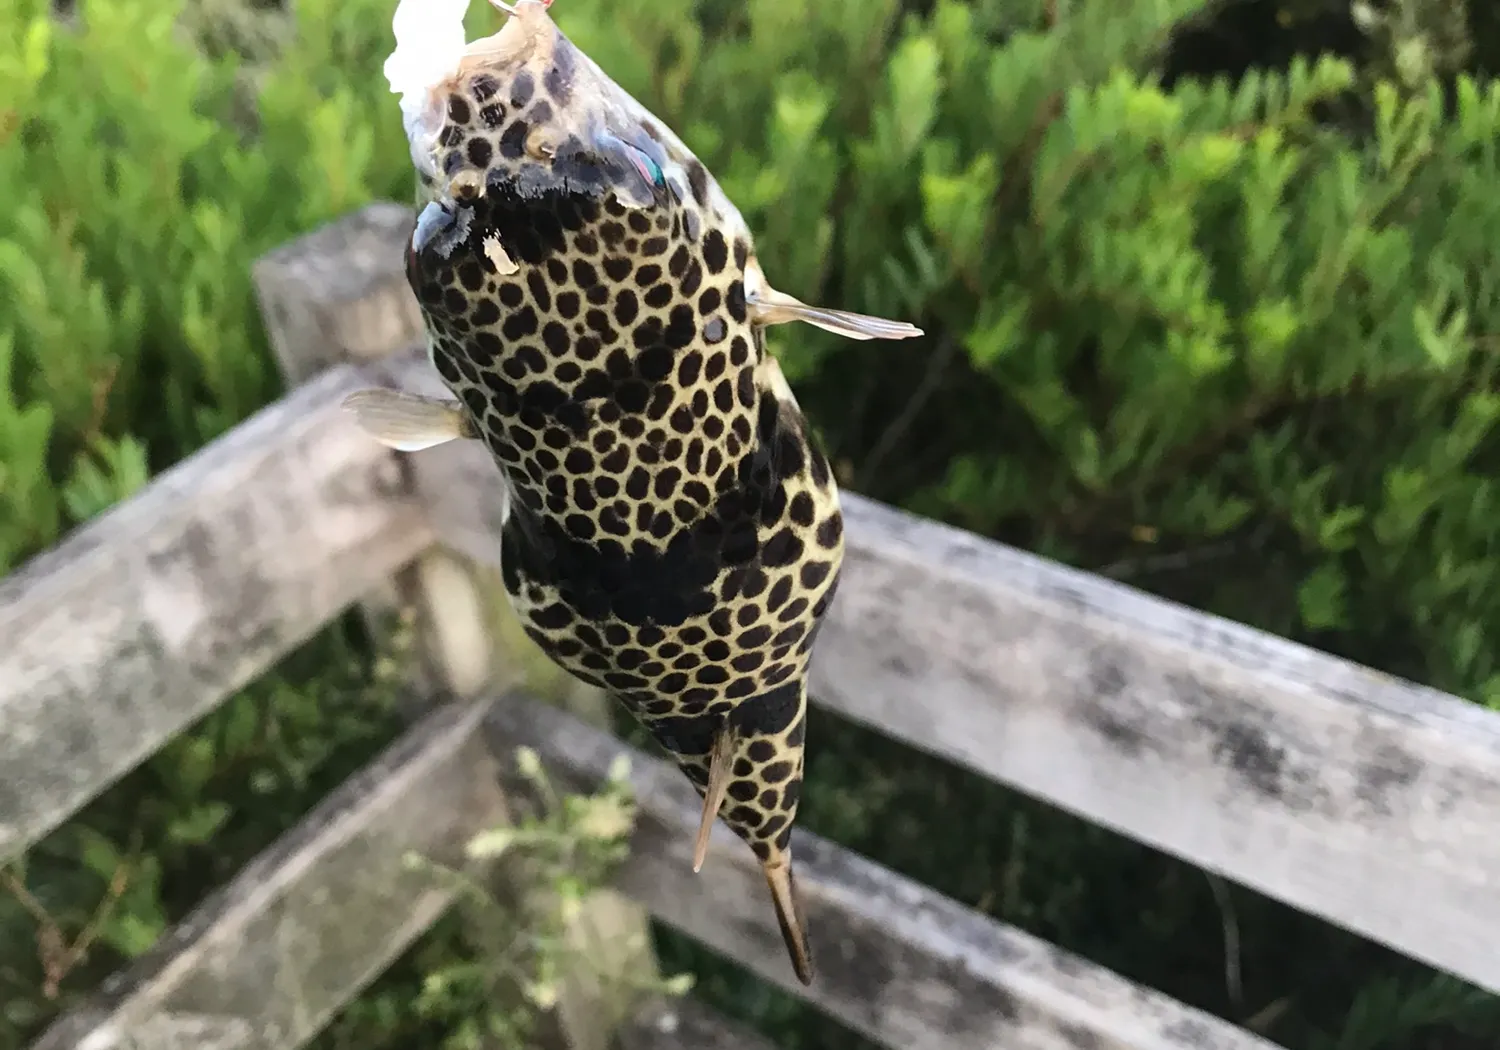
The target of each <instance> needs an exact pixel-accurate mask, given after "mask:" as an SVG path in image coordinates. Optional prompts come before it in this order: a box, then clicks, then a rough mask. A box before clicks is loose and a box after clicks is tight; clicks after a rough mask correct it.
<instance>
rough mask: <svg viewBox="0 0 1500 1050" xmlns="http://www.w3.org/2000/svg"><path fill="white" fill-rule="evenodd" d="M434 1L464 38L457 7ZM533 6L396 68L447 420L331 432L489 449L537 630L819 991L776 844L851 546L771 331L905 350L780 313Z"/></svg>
mask: <svg viewBox="0 0 1500 1050" xmlns="http://www.w3.org/2000/svg"><path fill="white" fill-rule="evenodd" d="M442 2H443V3H446V4H447V5H448V7H449V9H450V11H455V12H456V17H457V18H458V19H461V18H462V12H463V8H464V6H465V2H464V0H442ZM497 6H500V5H498V4H497ZM546 6H547V5H546V4H545V3H542V2H539V0H521V2H520V3H519V4H517V5H516V6H515V7H514V8H508V7H507V8H506V9H507V10H508V11H509V12H510V14H511V17H510V18H509V19H508V20H507V21H506V23H505V25H504V27H503V28H502V29H501V30H500V31H499V32H498V33H496V34H495V35H493V36H491V37H487V38H485V39H482V40H478V41H474V42H472V43H463V42H462V37H461V30H460V35H459V38H458V44H457V45H456V46H455V45H454V44H453V42H452V37H451V34H450V36H449V37H448V43H447V44H445V45H444V46H447V47H448V48H449V49H450V52H449V54H448V55H447V56H446V57H444V58H442V59H441V60H440V61H434V62H431V63H429V64H428V65H427V66H425V67H423V66H422V63H421V62H417V63H415V64H412V63H410V62H408V66H407V67H403V68H405V69H406V71H407V73H409V74H410V75H411V76H412V77H415V78H417V83H416V86H415V87H413V88H412V89H411V90H410V91H409V92H407V93H406V94H405V97H404V98H403V112H404V114H405V121H406V128H407V133H408V137H409V139H410V140H411V144H412V157H413V161H414V163H415V165H416V169H417V174H418V183H419V193H418V196H419V206H420V213H419V215H418V219H417V223H416V228H415V230H414V232H413V234H412V238H411V241H410V243H409V245H408V246H407V248H406V260H405V266H406V275H407V279H408V281H409V282H410V285H411V288H412V290H413V292H415V294H416V296H417V299H418V301H419V302H420V305H421V311H422V316H423V319H424V322H425V325H426V330H427V335H428V346H429V350H430V354H431V359H432V363H433V365H434V367H435V368H436V369H437V372H438V373H439V375H441V377H442V379H443V382H444V384H445V385H446V386H447V388H448V389H449V390H450V391H451V392H452V394H453V395H454V396H455V397H456V398H457V400H456V401H444V400H439V399H431V398H425V397H418V396H416V395H412V394H406V393H400V392H396V391H389V390H369V391H361V392H359V393H357V394H355V395H352V396H351V398H350V399H349V401H348V407H349V408H350V409H351V410H352V411H353V412H354V413H355V415H356V418H357V419H358V421H359V422H360V424H361V425H362V426H364V427H365V429H366V430H368V431H369V432H370V433H372V434H373V435H375V436H376V437H377V438H379V439H380V440H381V441H383V442H385V443H386V444H387V445H390V446H392V447H394V448H399V449H407V450H414V449H419V448H427V447H430V446H432V445H436V444H440V443H442V442H445V441H449V440H456V439H468V440H477V441H481V442H483V443H484V445H485V446H486V447H487V448H488V450H489V451H490V453H491V455H492V456H493V458H494V460H495V462H496V464H497V465H498V466H499V469H500V471H501V474H502V475H503V477H504V479H505V484H506V488H507V492H508V494H509V497H510V498H509V503H510V510H509V514H508V517H507V519H506V522H505V524H504V526H503V528H502V535H501V560H502V575H503V578H504V581H505V588H506V591H507V593H508V594H509V597H510V600H511V602H512V604H513V606H514V608H515V611H516V613H517V615H518V616H519V618H520V620H521V622H522V624H523V625H524V628H525V630H526V633H527V634H528V635H529V636H530V637H531V639H532V640H533V641H534V642H536V644H537V645H538V646H540V647H541V649H542V651H543V652H545V653H546V654H547V656H548V657H549V658H550V659H552V660H553V661H555V662H556V663H557V664H559V665H560V666H561V667H563V668H565V669H566V670H567V671H568V672H570V673H571V674H573V675H575V676H576V677H578V678H579V679H582V680H583V681H585V682H588V683H591V684H593V685H596V686H599V687H601V688H602V689H604V690H606V691H607V692H608V693H609V694H610V695H612V696H614V697H615V698H616V699H617V700H618V701H619V702H620V703H622V704H623V705H624V706H625V707H626V708H627V709H628V710H629V711H630V713H631V714H632V715H633V716H634V717H635V718H637V719H638V720H640V722H641V723H642V724H643V725H644V726H645V727H646V728H647V729H648V730H649V731H650V733H651V735H652V736H653V738H654V739H655V740H656V741H658V742H659V743H660V744H661V745H662V746H663V747H664V748H665V749H666V750H667V751H668V752H670V753H671V754H672V755H673V757H674V758H675V759H676V761H677V763H678V765H679V766H680V768H681V769H682V771H683V772H684V773H685V774H686V776H687V777H688V779H689V780H690V781H691V782H692V783H693V785H694V787H695V788H696V789H697V790H698V792H699V794H700V795H701V796H702V797H703V800H704V806H703V814H702V820H701V824H700V828H699V833H698V836H697V840H696V842H695V847H694V861H693V867H694V870H695V871H696V870H698V869H699V868H700V867H701V866H702V863H703V860H704V855H705V852H706V850H707V844H708V838H709V832H710V830H711V828H712V825H713V822H714V819H715V818H716V817H722V819H723V820H724V822H725V823H727V824H728V825H729V827H730V828H731V829H733V830H734V832H735V833H736V834H737V835H738V836H739V837H740V838H741V839H743V840H744V841H745V842H746V843H748V844H749V846H750V848H751V849H752V850H753V851H754V852H755V855H756V857H757V858H758V859H759V861H760V864H761V866H762V868H763V870H764V872H765V877H766V880H767V883H768V884H769V886H770V890H771V897H772V900H773V903H774V905H775V908H776V915H777V918H778V921H779V923H780V926H781V931H782V935H783V937H784V939H785V941H786V945H787V949H788V952H789V954H790V957H791V961H792V964H793V967H794V969H795V971H796V973H797V976H798V978H799V979H800V980H801V981H802V982H803V983H810V982H811V980H812V975H813V969H812V954H811V950H810V948H809V946H808V940H807V935H806V931H805V928H804V922H803V919H802V914H801V910H800V904H799V898H798V895H797V891H796V886H795V882H794V879H793V874H792V850H791V831H792V824H793V822H794V820H795V818H796V814H797V804H798V798H799V795H800V792H801V785H802V771H803V749H804V738H805V732H806V714H807V667H808V658H809V654H810V653H811V651H812V648H813V642H814V639H815V638H816V636H817V633H818V629H819V626H820V625H821V623H822V621H823V617H824V614H825V613H826V612H827V610H828V606H829V603H830V602H831V601H832V599H833V596H834V592H835V589H836V588H837V586H838V579H839V573H840V569H841V565H842V560H843V554H844V526H843V518H842V515H841V513H840V510H839V499H838V490H837V487H836V485H835V483H834V480H833V477H832V474H831V472H830V470H829V464H828V460H827V458H826V457H825V456H824V454H823V452H822V450H821V449H820V448H819V447H818V445H817V443H816V442H815V441H814V440H813V438H812V436H811V435H810V433H809V430H808V426H807V423H806V421H805V419H804V418H803V415H802V412H801V410H800V409H799V408H798V405H797V400H796V398H795V397H794V396H793V394H792V391H791V389H790V387H789V386H788V385H787V382H786V380H785V379H784V378H783V376H782V373H781V370H780V368H779V367H778V365H777V363H776V360H775V358H773V357H772V356H771V355H770V354H769V353H767V351H766V345H765V330H766V328H767V327H768V326H770V325H774V324H783V323H788V322H794V321H801V322H805V323H808V324H812V325H816V326H818V327H821V328H824V329H826V330H828V331H832V332H837V333H838V334H840V335H843V336H847V337H850V338H854V339H900V338H907V337H910V336H915V335H920V334H921V332H920V331H919V330H918V329H916V328H913V327H912V326H910V325H907V324H903V323H899V322H894V321H887V320H884V319H881V318H875V317H868V316H865V315H861V314H854V313H849V312H846V311H841V310H833V309H824V308H819V307H813V306H808V305H807V304H805V303H803V302H801V301H799V300H797V299H795V298H793V297H792V296H790V295H787V294H785V293H782V292H779V291H777V290H775V289H774V288H772V287H771V286H770V284H769V283H768V282H767V281H766V278H765V275H764V273H763V272H762V270H761V266H760V263H759V261H758V260H757V258H756V253H755V244H754V240H753V238H752V237H751V234H750V230H749V228H748V226H747V225H746V223H745V220H744V218H743V217H742V216H741V214H740V212H739V210H738V209H737V208H736V207H735V206H734V204H733V203H732V202H731V201H730V200H729V199H728V198H727V197H726V196H725V194H724V192H723V190H722V189H721V188H720V186H719V184H718V182H717V181H716V180H715V179H714V177H713V176H712V175H711V174H710V173H709V172H708V170H707V169H706V168H705V167H704V165H703V164H702V163H701V162H700V161H699V160H698V158H697V157H695V156H694V155H693V153H692V151H691V150H689V149H688V148H687V146H685V145H684V144H683V142H682V141H681V140H680V139H679V138H678V137H677V135H675V134H674V133H673V132H672V131H671V129H669V128H668V127H667V126H666V125H665V124H663V123H662V122H661V121H660V120H659V119H657V118H656V117H655V116H653V115H652V114H651V113H650V112H649V111H647V110H646V109H645V108H644V107H643V106H642V105H641V104H640V103H638V102H637V101H636V100H635V99H633V98H632V97H631V96H630V95H628V94H627V93H626V92H625V91H624V90H623V89H621V88H620V87H619V86H618V85H616V84H615V83H614V82H613V81H612V80H610V79H609V77H608V76H607V75H606V74H605V73H604V72H603V71H602V70H601V69H600V68H599V67H598V66H597V65H596V64H595V63H594V62H593V61H592V60H591V59H590V58H589V57H588V56H587V55H585V54H583V53H582V52H581V51H580V50H579V49H578V48H577V47H575V46H574V45H573V44H572V43H571V42H570V41H569V40H568V39H567V38H566V37H565V36H564V35H563V34H562V33H561V32H560V31H559V30H558V28H557V26H556V24H555V23H554V22H553V21H552V18H551V17H550V15H549V14H548V13H547V10H546ZM424 10H426V11H428V12H432V8H430V7H429V8H426V9H424ZM400 17H401V16H400V12H399V11H398V19H397V22H398V24H397V29H398V39H399V37H400V30H401V24H400ZM434 21H441V19H440V17H438V15H437V13H435V12H434V13H432V14H430V15H429V16H428V22H426V23H423V24H425V25H427V26H428V27H429V29H428V30H427V31H432V30H431V25H432V24H433V22H434ZM399 53H400V48H399V47H398V54H399ZM400 66H401V63H400V62H397V61H396V56H393V59H392V63H391V64H388V66H387V74H388V76H390V77H391V79H392V85H393V88H396V89H397V90H401V88H400V87H399V86H398V84H397V78H396V77H395V76H394V75H392V70H393V68H396V67H400ZM398 71H399V70H398ZM423 78H425V79H423Z"/></svg>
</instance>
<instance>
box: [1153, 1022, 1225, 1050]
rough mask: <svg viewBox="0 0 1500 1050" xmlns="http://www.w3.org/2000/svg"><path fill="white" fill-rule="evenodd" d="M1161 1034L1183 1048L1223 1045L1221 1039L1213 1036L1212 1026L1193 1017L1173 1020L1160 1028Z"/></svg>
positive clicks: (1202, 1049) (1199, 1049) (1207, 1049)
mask: <svg viewBox="0 0 1500 1050" xmlns="http://www.w3.org/2000/svg"><path fill="white" fill-rule="evenodd" d="M1161 1034H1162V1035H1163V1036H1164V1037H1165V1038H1166V1040H1167V1041H1168V1042H1171V1043H1175V1044H1177V1045H1179V1046H1182V1047H1184V1048H1185V1050H1186V1048H1191V1050H1211V1048H1213V1047H1215V1046H1222V1045H1223V1043H1222V1041H1221V1040H1219V1039H1216V1038H1215V1033H1214V1030H1213V1029H1212V1028H1210V1027H1209V1026H1208V1025H1206V1024H1204V1023H1203V1022H1202V1021H1200V1020H1198V1019H1197V1018H1194V1017H1189V1018H1185V1019H1182V1020H1177V1021H1173V1022H1172V1023H1171V1024H1169V1025H1167V1026H1166V1027H1165V1028H1163V1029H1162V1032H1161Z"/></svg>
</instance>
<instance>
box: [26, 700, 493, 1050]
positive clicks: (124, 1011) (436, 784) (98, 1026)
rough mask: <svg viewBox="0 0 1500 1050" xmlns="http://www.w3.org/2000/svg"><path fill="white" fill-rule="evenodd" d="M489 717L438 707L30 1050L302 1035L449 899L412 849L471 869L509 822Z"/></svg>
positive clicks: (278, 1049) (267, 1042)
mask: <svg viewBox="0 0 1500 1050" xmlns="http://www.w3.org/2000/svg"><path fill="white" fill-rule="evenodd" d="M483 717H484V708H483V707H481V706H478V705H474V704H454V705H451V706H449V707H447V708H445V709H442V710H440V711H437V712H435V713H434V714H432V715H430V716H428V717H427V718H426V719H424V720H423V721H422V722H421V723H420V724H418V725H417V726H416V727H415V728H413V729H412V730H410V731H409V732H408V733H407V734H406V735H405V736H403V737H402V738H401V739H400V740H399V741H397V742H396V743H395V744H394V745H392V746H391V747H390V748H389V749H388V750H387V751H386V752H385V753H384V754H383V755H382V756H381V757H379V758H378V759H376V760H375V761H374V762H373V763H372V764H371V765H370V766H368V767H366V768H365V769H364V770H362V771H361V772H360V773H358V774H356V775H355V776H354V777H351V778H350V779H349V780H348V781H346V782H345V783H344V784H343V785H342V786H341V787H340V788H338V789H337V790H336V791H335V792H334V793H333V794H332V795H330V796H329V797H328V798H327V799H326V800H325V801H324V802H323V803H322V804H321V805H319V806H318V808H317V809H316V810H315V811H314V812H313V813H311V814H309V815H308V817H307V818H306V819H304V820H303V821H302V822H301V823H300V824H299V825H298V826H297V827H296V828H295V829H294V830H293V831H291V832H289V833H288V834H286V835H285V836H283V837H282V838H281V839H279V840H278V841H277V842H276V843H275V845H273V846H272V847H271V848H270V849H268V850H267V851H266V852H265V853H263V854H262V855H261V856H260V857H258V858H257V859H256V860H255V861H253V862H252V863H251V864H250V865H248V866H247V867H246V868H245V869H244V870H243V871H242V872H241V873H240V874H239V876H238V877H237V878H235V880H234V881H233V882H232V883H231V884H230V885H229V886H227V887H226V888H225V889H223V890H222V891H220V892H219V893H218V894H216V895H215V896H214V897H212V898H211V899H210V900H209V901H207V902H206V903H204V904H203V905H202V906H201V907H199V908H198V910H197V911H196V912H194V914H193V915H192V916H190V917H189V918H188V919H187V920H186V921H185V922H183V923H182V924H181V925H180V926H179V927H177V928H176V929H175V930H173V931H172V932H171V933H169V934H168V935H167V936H166V937H164V938H163V939H162V940H161V941H160V942H159V943H158V944H157V946H156V947H155V948H154V949H153V950H152V951H151V952H150V953H149V954H147V955H146V956H143V957H142V958H141V959H139V960H137V961H136V964H135V965H134V966H133V967H131V968H130V969H129V970H127V971H125V972H124V973H123V974H121V975H118V976H117V977H115V978H113V979H111V980H110V981H109V982H107V983H106V985H105V986H104V988H103V989H102V991H101V992H100V993H99V995H98V996H97V998H96V999H95V1000H94V1001H92V1002H90V1003H88V1004H87V1005H86V1006H85V1007H83V1008H82V1009H80V1010H79V1011H77V1012H75V1013H73V1014H70V1015H69V1016H68V1017H66V1018H64V1019H62V1020H61V1021H59V1022H57V1023H56V1024H55V1025H53V1026H52V1027H51V1028H50V1029H48V1030H47V1031H46V1032H45V1033H43V1035H42V1037H41V1039H40V1040H39V1041H38V1042H37V1043H35V1044H34V1046H33V1048H32V1050H129V1048H135V1047H139V1048H140V1050H148V1048H149V1050H164V1048H166V1047H170V1046H172V1045H174V1044H175V1045H180V1046H182V1047H183V1048H184V1050H187V1048H188V1047H194V1048H195V1050H295V1048H297V1047H300V1046H302V1045H303V1044H305V1043H306V1042H307V1041H308V1040H310V1039H311V1038H312V1037H313V1036H314V1035H316V1034H317V1032H318V1031H319V1030H320V1029H321V1028H322V1027H323V1026H324V1025H325V1024H326V1023H327V1022H328V1020H329V1019H331V1018H332V1017H333V1015H334V1014H335V1013H336V1012H337V1011H338V1010H339V1009H341V1008H342V1007H343V1006H345V1005H346V1004H347V1003H348V1002H349V1001H350V1000H352V999H353V998H354V997H355V996H356V995H357V994H358V993H359V992H360V990H361V989H363V988H364V987H365V986H366V985H367V984H368V983H369V981H370V980H371V979H373V978H374V977H375V976H376V975H377V974H378V973H379V972H380V971H381V970H383V969H384V968H385V967H386V966H388V965H389V964H390V962H391V961H392V960H393V959H395V958H396V957H397V956H398V955H400V953H401V952H402V951H404V950H405V949H406V948H407V947H408V946H409V945H410V944H411V943H412V942H413V941H414V940H415V939H416V937H417V936H419V935H420V934H421V933H422V932H423V931H424V930H426V929H427V928H428V927H429V926H431V924H432V923H433V922H434V921H435V920H436V919H437V917H438V916H439V915H441V914H442V912H443V911H444V910H445V909H446V908H447V907H448V906H449V904H450V903H451V898H452V896H453V894H452V891H451V889H450V885H451V884H449V883H447V882H446V881H445V880H443V879H442V878H441V876H440V875H438V874H435V873H434V872H433V871H431V870H430V869H422V868H412V867H411V866H410V865H408V864H407V863H406V862H405V857H406V855H407V853H408V852H416V853H418V854H420V855H421V856H424V857H427V858H430V859H431V860H432V861H434V862H435V863H437V864H441V865H445V866H449V867H454V868H464V867H467V866H468V862H467V861H466V860H465V859H464V846H465V844H466V843H467V842H468V841H469V839H470V838H471V837H472V836H473V835H474V834H475V833H476V832H478V831H481V830H484V829H485V828H488V827H493V826H495V825H496V824H498V823H500V822H501V821H502V820H503V819H504V809H503V799H502V796H501V794H500V792H499V789H498V787H497V784H496V779H495V773H494V764H493V760H492V759H491V758H490V756H489V752H488V750H487V748H486V747H485V743H484V740H483V738H482V736H481V735H480V733H479V732H478V729H479V726H480V723H481V720H482V719H483Z"/></svg>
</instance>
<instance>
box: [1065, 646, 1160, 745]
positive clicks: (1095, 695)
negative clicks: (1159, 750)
mask: <svg viewBox="0 0 1500 1050" xmlns="http://www.w3.org/2000/svg"><path fill="white" fill-rule="evenodd" d="M1118 656H1119V654H1118V652H1117V651H1115V650H1113V649H1112V648H1110V647H1106V646H1099V647H1096V648H1094V649H1092V650H1089V651H1088V655H1087V657H1086V658H1085V659H1086V660H1087V664H1088V669H1087V675H1086V682H1085V683H1084V690H1085V691H1084V693H1083V695H1082V696H1081V697H1079V715H1080V717H1081V718H1082V719H1083V722H1084V724H1085V725H1087V726H1088V727H1089V728H1090V729H1092V730H1094V732H1095V733H1097V734H1098V735H1099V736H1100V737H1102V738H1103V739H1104V741H1105V742H1106V743H1107V744H1109V746H1110V747H1111V748H1113V749H1114V750H1116V751H1118V752H1120V753H1121V754H1123V755H1125V756H1126V757H1128V758H1139V757H1140V756H1141V755H1142V754H1143V753H1144V752H1145V751H1146V750H1147V749H1148V748H1150V747H1151V746H1152V744H1153V741H1152V737H1151V733H1150V731H1149V729H1148V728H1147V725H1146V721H1147V717H1148V715H1147V714H1146V712H1145V710H1144V709H1143V708H1142V707H1141V706H1140V705H1139V704H1138V703H1136V702H1134V701H1133V699H1132V697H1131V696H1130V693H1129V690H1128V688H1127V687H1128V686H1129V684H1130V683H1129V680H1128V679H1127V677H1126V675H1125V672H1124V670H1123V669H1122V668H1121V667H1120V664H1119V660H1118Z"/></svg>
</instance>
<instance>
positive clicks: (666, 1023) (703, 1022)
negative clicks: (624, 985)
mask: <svg viewBox="0 0 1500 1050" xmlns="http://www.w3.org/2000/svg"><path fill="white" fill-rule="evenodd" d="M618 1050H776V1048H775V1046H774V1045H773V1044H771V1043H770V1042H768V1041H767V1040H766V1039H765V1038H764V1037H762V1036H761V1035H759V1034H758V1033H755V1032H751V1031H750V1030H749V1029H747V1028H745V1027H743V1026H742V1025H738V1024H734V1023H732V1022H730V1021H727V1020H725V1019H724V1018H722V1017H720V1016H719V1015H718V1014H716V1013H714V1012H713V1011H712V1010H710V1009H709V1008H708V1007H706V1006H704V1005H703V1004H702V1003H699V1002H697V1001H695V1000H693V999H691V998H684V999H672V1000H668V1001H665V1002H656V1003H653V1004H651V1005H650V1006H648V1007H647V1008H646V1009H644V1010H642V1011H641V1012H640V1013H639V1014H638V1015H637V1016H636V1017H635V1018H634V1019H633V1020H632V1022H631V1023H630V1024H629V1025H627V1026H626V1027H625V1028H624V1029H622V1030H621V1032H620V1035H619V1042H618Z"/></svg>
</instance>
